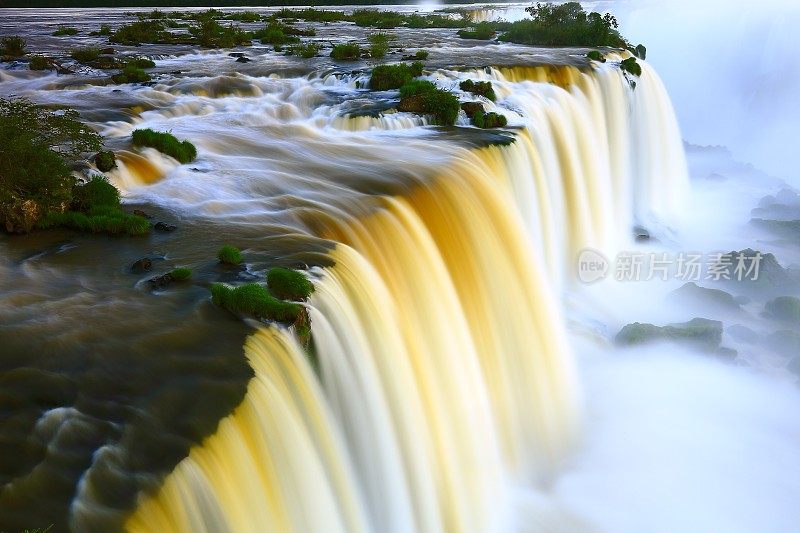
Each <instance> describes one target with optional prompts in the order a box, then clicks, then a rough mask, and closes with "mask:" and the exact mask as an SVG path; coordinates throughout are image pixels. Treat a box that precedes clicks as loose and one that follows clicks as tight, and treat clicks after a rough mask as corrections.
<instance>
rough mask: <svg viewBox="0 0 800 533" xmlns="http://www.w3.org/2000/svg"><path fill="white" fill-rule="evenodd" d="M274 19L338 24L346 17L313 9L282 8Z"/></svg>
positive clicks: (342, 14)
mask: <svg viewBox="0 0 800 533" xmlns="http://www.w3.org/2000/svg"><path fill="white" fill-rule="evenodd" d="M275 18H284V19H287V18H288V19H300V20H306V21H310V22H340V21H343V20H347V18H348V17H347V15H345V14H344V13H342V12H341V11H327V10H323V9H314V8H308V9H300V10H293V9H289V8H283V9H281V10H280V11H278V12H277V13H275Z"/></svg>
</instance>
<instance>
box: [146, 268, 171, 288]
mask: <svg viewBox="0 0 800 533" xmlns="http://www.w3.org/2000/svg"><path fill="white" fill-rule="evenodd" d="M173 281H175V278H174V277H173V276H172V272H167V273H166V274H162V275H161V276H156V277H154V278H150V279H148V280H147V283H149V284H150V287H151V288H152V289H153V290H160V289H166V288H167V287H169V285H170V283H172V282H173Z"/></svg>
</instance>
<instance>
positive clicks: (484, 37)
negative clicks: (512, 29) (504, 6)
mask: <svg viewBox="0 0 800 533" xmlns="http://www.w3.org/2000/svg"><path fill="white" fill-rule="evenodd" d="M495 34H496V32H495V29H494V26H493V25H492V23H490V22H480V23H478V24H476V25H475V26H473V27H472V28H471V29H464V30H458V36H459V37H461V38H462V39H477V40H479V41H488V40H489V39H492V38H493V37H494V36H495Z"/></svg>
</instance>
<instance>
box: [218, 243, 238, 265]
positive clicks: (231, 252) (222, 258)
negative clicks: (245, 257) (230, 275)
mask: <svg viewBox="0 0 800 533" xmlns="http://www.w3.org/2000/svg"><path fill="white" fill-rule="evenodd" d="M217 259H219V262H220V263H222V264H224V265H238V264H239V263H241V262H242V252H240V251H239V249H238V248H236V247H235V246H231V245H229V244H226V245H225V246H223V247H222V248H220V249H219V251H218V252H217Z"/></svg>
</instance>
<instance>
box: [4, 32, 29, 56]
mask: <svg viewBox="0 0 800 533" xmlns="http://www.w3.org/2000/svg"><path fill="white" fill-rule="evenodd" d="M26 45H27V43H26V42H25V39H23V38H22V37H20V36H19V35H9V36H8V37H3V38H2V39H0V55H3V56H10V57H22V56H24V55H25V47H26Z"/></svg>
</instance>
